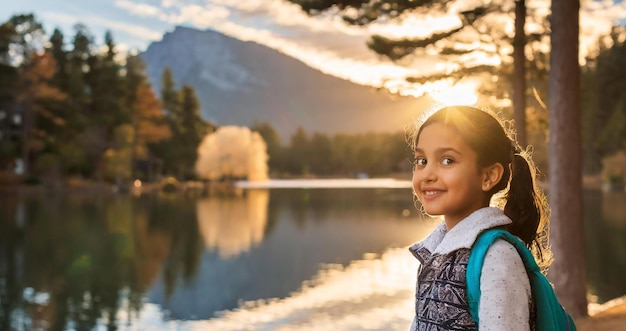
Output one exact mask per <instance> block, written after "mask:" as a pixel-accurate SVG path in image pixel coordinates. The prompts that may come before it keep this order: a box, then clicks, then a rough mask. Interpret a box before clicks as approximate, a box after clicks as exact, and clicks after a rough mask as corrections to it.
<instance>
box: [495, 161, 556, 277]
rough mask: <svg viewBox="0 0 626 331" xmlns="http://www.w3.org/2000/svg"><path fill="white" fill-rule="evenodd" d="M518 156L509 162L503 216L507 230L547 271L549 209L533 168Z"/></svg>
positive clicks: (549, 257) (548, 262) (530, 163)
mask: <svg viewBox="0 0 626 331" xmlns="http://www.w3.org/2000/svg"><path fill="white" fill-rule="evenodd" d="M532 164H533V163H532V161H529V160H528V159H527V158H526V157H525V156H524V155H522V154H521V153H515V154H514V155H513V158H512V162H511V180H510V182H509V190H508V192H507V193H506V203H505V205H504V214H505V215H506V216H508V217H509V218H510V219H511V220H513V223H512V224H510V225H509V226H508V227H507V230H508V231H509V232H510V233H512V234H513V235H515V236H517V237H519V238H520V239H521V240H522V241H523V242H524V243H525V244H526V246H528V247H529V248H530V249H531V251H533V253H534V254H535V258H536V259H537V263H538V264H539V266H540V267H542V269H543V270H546V269H547V267H548V265H549V264H550V262H551V254H550V248H549V245H548V237H549V232H548V231H549V230H548V226H547V222H548V221H547V219H548V215H547V213H548V206H547V202H546V198H545V196H544V195H543V193H542V191H541V190H540V189H539V188H538V187H537V185H536V181H535V169H534V167H533V166H532Z"/></svg>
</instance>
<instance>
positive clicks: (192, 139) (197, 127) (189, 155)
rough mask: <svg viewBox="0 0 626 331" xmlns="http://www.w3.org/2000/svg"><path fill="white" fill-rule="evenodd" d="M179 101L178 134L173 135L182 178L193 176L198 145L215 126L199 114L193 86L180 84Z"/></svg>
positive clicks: (198, 103) (198, 105) (198, 104)
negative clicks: (178, 154) (178, 155)
mask: <svg viewBox="0 0 626 331" xmlns="http://www.w3.org/2000/svg"><path fill="white" fill-rule="evenodd" d="M179 102H180V107H181V108H180V112H181V118H180V127H179V128H178V130H179V132H178V136H175V137H174V143H175V144H176V149H178V150H179V153H180V159H179V162H180V165H179V167H178V173H179V176H180V177H182V178H194V177H195V173H194V169H195V163H196V159H197V157H198V151H197V150H198V146H199V145H200V142H201V141H202V139H203V138H204V136H206V135H207V134H208V133H210V132H212V131H214V130H215V126H214V125H213V124H212V123H210V122H207V121H205V120H204V119H203V118H202V116H201V115H200V102H199V101H198V98H197V97H196V92H195V90H194V88H193V87H191V86H189V85H183V86H182V88H181V90H180V92H179Z"/></svg>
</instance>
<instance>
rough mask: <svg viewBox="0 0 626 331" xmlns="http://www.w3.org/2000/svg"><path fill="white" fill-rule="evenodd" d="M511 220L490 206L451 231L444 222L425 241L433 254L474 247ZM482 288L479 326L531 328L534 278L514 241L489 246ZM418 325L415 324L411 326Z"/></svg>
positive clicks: (513, 329) (484, 329) (512, 329)
mask: <svg viewBox="0 0 626 331" xmlns="http://www.w3.org/2000/svg"><path fill="white" fill-rule="evenodd" d="M510 223H511V220H510V219H509V218H508V217H507V216H506V215H504V213H503V212H502V210H501V209H498V208H492V207H487V208H483V209H479V210H477V211H475V212H474V213H472V214H471V215H469V216H468V217H467V218H465V219H463V220H462V221H461V222H459V223H458V224H457V225H456V226H454V227H453V228H452V230H450V231H449V232H447V231H446V225H445V224H440V225H439V226H438V227H437V228H435V230H433V232H431V234H429V235H428V237H426V238H425V239H424V240H422V241H421V244H422V245H423V246H424V247H425V248H427V249H428V250H429V251H430V252H431V253H432V254H447V253H450V252H452V251H454V250H457V249H460V248H471V247H472V245H473V244H474V241H476V237H477V236H478V234H480V233H481V232H482V231H483V230H486V229H490V228H493V227H498V226H503V225H507V224H510ZM480 291H481V296H480V307H479V311H478V316H479V318H480V323H479V330H481V331H487V330H489V331H491V330H498V331H502V330H507V331H518V330H519V331H528V330H529V329H530V325H529V309H530V302H531V301H530V300H531V289H530V281H529V279H528V275H527V274H526V270H525V268H524V264H523V263H522V259H521V257H520V256H519V254H518V253H517V251H516V250H515V247H513V245H511V244H510V243H508V242H506V241H504V240H497V241H496V242H495V243H494V244H493V245H492V246H491V247H490V248H489V250H488V251H487V255H486V256H485V262H484V264H483V269H482V275H481V277H480ZM413 323H415V320H414V321H413ZM414 328H415V326H414V325H412V326H411V330H414Z"/></svg>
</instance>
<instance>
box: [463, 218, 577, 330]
mask: <svg viewBox="0 0 626 331" xmlns="http://www.w3.org/2000/svg"><path fill="white" fill-rule="evenodd" d="M498 239H504V240H506V241H508V242H509V243H511V244H512V245H513V246H514V247H515V248H516V249H517V252H518V253H519V255H520V257H521V258H522V262H524V266H525V267H526V272H527V273H528V278H529V280H530V286H531V289H532V293H533V297H534V300H535V305H536V309H537V330H540V331H543V330H554V331H562V330H576V326H575V325H574V321H573V319H572V317H571V316H570V315H569V314H568V313H567V312H566V311H565V309H563V306H561V304H560V302H559V300H558V298H557V296H556V294H555V293H554V289H553V288H552V285H551V284H550V282H549V281H548V279H547V278H546V277H545V276H544V275H543V274H542V273H541V270H540V269H539V266H538V265H537V262H536V261H535V258H534V256H533V254H532V253H531V251H530V250H529V249H528V248H527V247H526V245H525V244H524V243H523V242H522V241H521V240H519V239H518V238H517V237H515V236H514V235H512V234H511V233H509V232H508V231H506V230H502V229H490V230H486V231H484V232H482V233H481V234H480V235H479V236H478V238H476V242H475V243H474V245H473V246H472V251H471V253H470V258H469V262H468V264H467V273H466V284H467V286H466V287H467V299H468V303H469V307H470V314H471V315H472V317H473V318H474V320H475V321H476V322H477V323H479V322H480V321H479V318H478V311H479V306H480V276H481V273H482V267H483V262H484V261H485V255H486V254H487V250H489V247H490V246H491V245H492V244H493V243H494V242H495V241H496V240H498Z"/></svg>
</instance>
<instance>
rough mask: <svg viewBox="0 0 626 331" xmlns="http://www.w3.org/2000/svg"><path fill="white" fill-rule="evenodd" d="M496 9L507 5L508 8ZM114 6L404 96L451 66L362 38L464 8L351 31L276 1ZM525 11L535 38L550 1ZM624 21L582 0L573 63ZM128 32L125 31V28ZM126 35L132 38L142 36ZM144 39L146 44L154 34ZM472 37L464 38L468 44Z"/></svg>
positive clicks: (448, 22)
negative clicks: (377, 47) (389, 54)
mask: <svg viewBox="0 0 626 331" xmlns="http://www.w3.org/2000/svg"><path fill="white" fill-rule="evenodd" d="M144 1H146V0H144ZM476 1H478V2H480V0H476ZM157 3H158V2H157ZM502 4H503V6H504V5H506V6H509V7H512V5H511V4H509V3H508V2H502ZM115 5H116V6H117V7H119V8H122V9H124V10H126V11H127V12H128V13H130V14H132V15H136V16H140V17H152V18H157V19H159V20H160V21H162V22H166V23H168V24H171V25H182V24H186V25H191V26H194V27H197V28H202V29H205V28H211V29H214V30H217V31H220V32H222V33H224V34H226V35H229V36H232V37H235V38H238V39H241V40H245V41H253V42H257V43H259V44H263V45H266V46H268V47H271V48H274V49H276V50H279V51H281V52H283V53H285V54H287V55H290V56H292V57H295V58H297V59H299V60H301V61H303V62H305V63H306V64H308V65H309V66H311V67H313V68H316V69H318V70H320V71H322V72H324V73H327V74H330V75H334V76H338V77H341V78H344V79H348V80H351V81H353V82H355V83H359V84H363V85H371V86H375V87H383V88H386V89H388V90H390V91H392V92H400V93H402V94H411V95H417V94H420V93H423V92H424V91H427V90H428V89H431V88H440V87H441V86H442V85H441V83H437V82H435V83H432V84H425V85H422V86H416V85H414V84H409V83H408V82H406V80H405V78H406V77H407V76H423V75H427V74H430V73H435V72H439V73H445V72H449V71H451V70H454V69H455V68H456V67H457V66H458V64H456V63H454V62H442V61H441V59H440V58H439V57H438V51H437V49H435V48H431V49H430V50H428V51H427V52H425V54H423V55H415V56H409V57H407V58H406V59H403V60H402V61H401V62H397V63H396V62H391V61H390V60H388V59H387V58H384V57H381V56H378V55H376V54H375V53H374V52H373V51H371V50H369V49H368V48H367V41H368V39H369V37H370V36H371V35H372V34H382V35H387V36H393V37H398V38H400V37H426V36H428V35H430V34H432V33H433V32H435V31H443V30H446V29H449V28H451V27H455V26H459V25H460V21H459V19H458V17H457V16H456V13H457V12H459V11H461V10H464V9H466V7H467V6H468V4H467V2H464V1H461V0H459V1H456V2H454V3H451V5H450V6H449V7H448V8H449V12H448V13H439V14H437V13H433V12H432V11H427V10H418V11H415V12H412V13H405V14H403V15H402V16H401V17H400V18H399V19H397V20H387V21H380V22H375V23H373V24H370V25H367V26H365V27H357V26H351V25H348V24H346V23H345V22H343V20H342V18H341V15H339V14H340V13H338V12H337V10H336V9H331V10H330V11H329V12H327V13H324V14H322V15H318V16H309V15H307V14H306V13H304V12H303V11H302V10H300V8H299V7H298V6H297V5H295V4H292V3H290V2H287V1H284V0H246V1H241V0H161V2H160V4H158V5H151V4H148V3H146V2H143V1H133V0H116V2H115ZM527 7H528V10H529V13H534V15H535V16H534V17H529V18H528V19H527V31H529V32H541V31H542V30H545V29H547V27H548V24H546V23H547V22H546V20H547V16H548V15H549V13H550V1H549V0H528V1H527ZM625 17H626V4H623V3H619V4H616V3H615V2H614V1H612V0H604V1H599V2H598V1H585V2H584V3H583V8H581V61H584V57H585V56H586V55H587V54H592V53H593V52H594V50H597V41H598V36H601V35H606V34H608V33H609V31H610V29H611V26H612V24H613V23H614V22H616V21H618V20H620V19H624V18H625ZM492 18H493V19H494V21H492V22H480V27H479V29H489V30H490V31H493V30H494V29H499V32H498V35H500V36H502V37H503V36H508V37H512V35H513V32H514V31H513V15H512V14H509V15H506V14H504V15H492ZM130 28H131V26H129V27H127V29H130ZM489 30H487V31H489ZM134 31H135V35H137V34H142V33H146V31H143V32H140V30H134ZM464 33H465V34H466V35H475V34H476V33H474V34H468V33H469V32H464ZM494 38H496V39H502V38H500V37H494ZM150 39H151V40H154V39H155V38H154V35H152V37H151V38H150ZM465 39H468V38H465ZM478 39H480V38H478ZM478 39H477V38H473V39H472V38H470V40H474V41H476V40H478ZM463 42H464V44H463V45H466V46H467V47H472V48H473V49H476V50H478V52H477V53H475V54H472V55H467V56H466V57H467V59H468V60H470V61H471V63H473V64H475V65H480V64H492V65H497V64H499V63H502V62H503V61H509V62H510V60H509V59H508V58H507V57H509V56H510V54H509V53H510V52H509V53H506V54H505V53H502V52H499V54H500V55H499V54H498V53H497V51H495V50H494V49H495V48H494V46H493V45H491V46H490V44H487V43H485V42H477V41H476V42H468V41H467V40H465V41H463ZM457 45H460V44H457ZM500 46H501V47H500V48H501V49H509V47H507V46H506V45H500ZM459 59H460V60H463V59H462V58H459Z"/></svg>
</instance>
